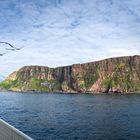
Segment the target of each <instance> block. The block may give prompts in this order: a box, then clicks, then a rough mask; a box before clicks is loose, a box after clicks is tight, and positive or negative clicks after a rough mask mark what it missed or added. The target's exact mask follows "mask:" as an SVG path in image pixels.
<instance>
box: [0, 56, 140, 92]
mask: <svg viewBox="0 0 140 140" xmlns="http://www.w3.org/2000/svg"><path fill="white" fill-rule="evenodd" d="M0 87H1V89H5V90H11V91H36V92H55V91H57V92H77V93H78V92H81V93H135V92H140V56H138V55H137V56H126V57H116V58H109V59H105V60H101V61H95V62H89V63H84V64H73V65H70V66H64V67H57V68H49V67H46V66H24V67H22V68H21V69H19V70H17V71H15V72H13V73H12V74H10V75H9V76H8V77H7V78H6V79H5V80H4V81H3V82H1V83H0Z"/></svg>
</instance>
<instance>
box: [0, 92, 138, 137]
mask: <svg viewBox="0 0 140 140" xmlns="http://www.w3.org/2000/svg"><path fill="white" fill-rule="evenodd" d="M0 117H1V118H2V119H4V120H5V121H7V122H8V123H10V124H11V125H13V126H15V127H16V128H18V129H19V130H21V131H23V132H24V133H26V134H27V135H29V136H31V137H32V138H33V139H35V140H139V139H140V95H137V94H134V95H119V94H118V95H83V94H57V93H54V94H33V93H26V94H21V93H14V92H0Z"/></svg>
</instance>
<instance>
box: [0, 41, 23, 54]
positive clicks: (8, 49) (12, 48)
mask: <svg viewBox="0 0 140 140" xmlns="http://www.w3.org/2000/svg"><path fill="white" fill-rule="evenodd" d="M0 44H6V45H9V46H10V48H5V52H4V53H0V56H3V55H4V54H6V53H9V51H16V50H21V49H22V48H24V46H23V47H21V48H16V47H14V46H13V45H12V44H10V43H8V42H3V41H0Z"/></svg>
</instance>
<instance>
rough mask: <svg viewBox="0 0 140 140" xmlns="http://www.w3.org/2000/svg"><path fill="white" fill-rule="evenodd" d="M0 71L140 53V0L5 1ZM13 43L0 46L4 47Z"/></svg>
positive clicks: (0, 15)
mask: <svg viewBox="0 0 140 140" xmlns="http://www.w3.org/2000/svg"><path fill="white" fill-rule="evenodd" d="M0 41H7V42H9V43H11V44H13V45H15V46H16V47H22V46H25V47H24V48H23V49H22V50H20V51H16V52H12V51H11V52H10V53H8V54H6V55H4V56H2V57H0V74H2V75H7V74H9V73H11V72H12V71H14V70H16V69H18V68H20V67H22V66H24V65H47V66H49V67H56V66H62V65H69V64H73V63H83V62H89V61H95V60H100V59H103V58H108V57H114V56H124V55H139V54H140V0H0ZM4 47H7V46H5V45H0V49H1V50H2V51H3V48H4Z"/></svg>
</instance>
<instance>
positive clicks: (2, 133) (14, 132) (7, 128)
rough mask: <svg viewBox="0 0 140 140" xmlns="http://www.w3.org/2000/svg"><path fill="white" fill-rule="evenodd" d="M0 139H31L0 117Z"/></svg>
mask: <svg viewBox="0 0 140 140" xmlns="http://www.w3.org/2000/svg"><path fill="white" fill-rule="evenodd" d="M0 140H33V139H32V138H30V137H29V136H27V135H26V134H24V133H23V132H21V131H19V130H18V129H16V128H15V127H13V126H12V125H10V124H8V123H7V122H5V121H4V120H2V119H0Z"/></svg>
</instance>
